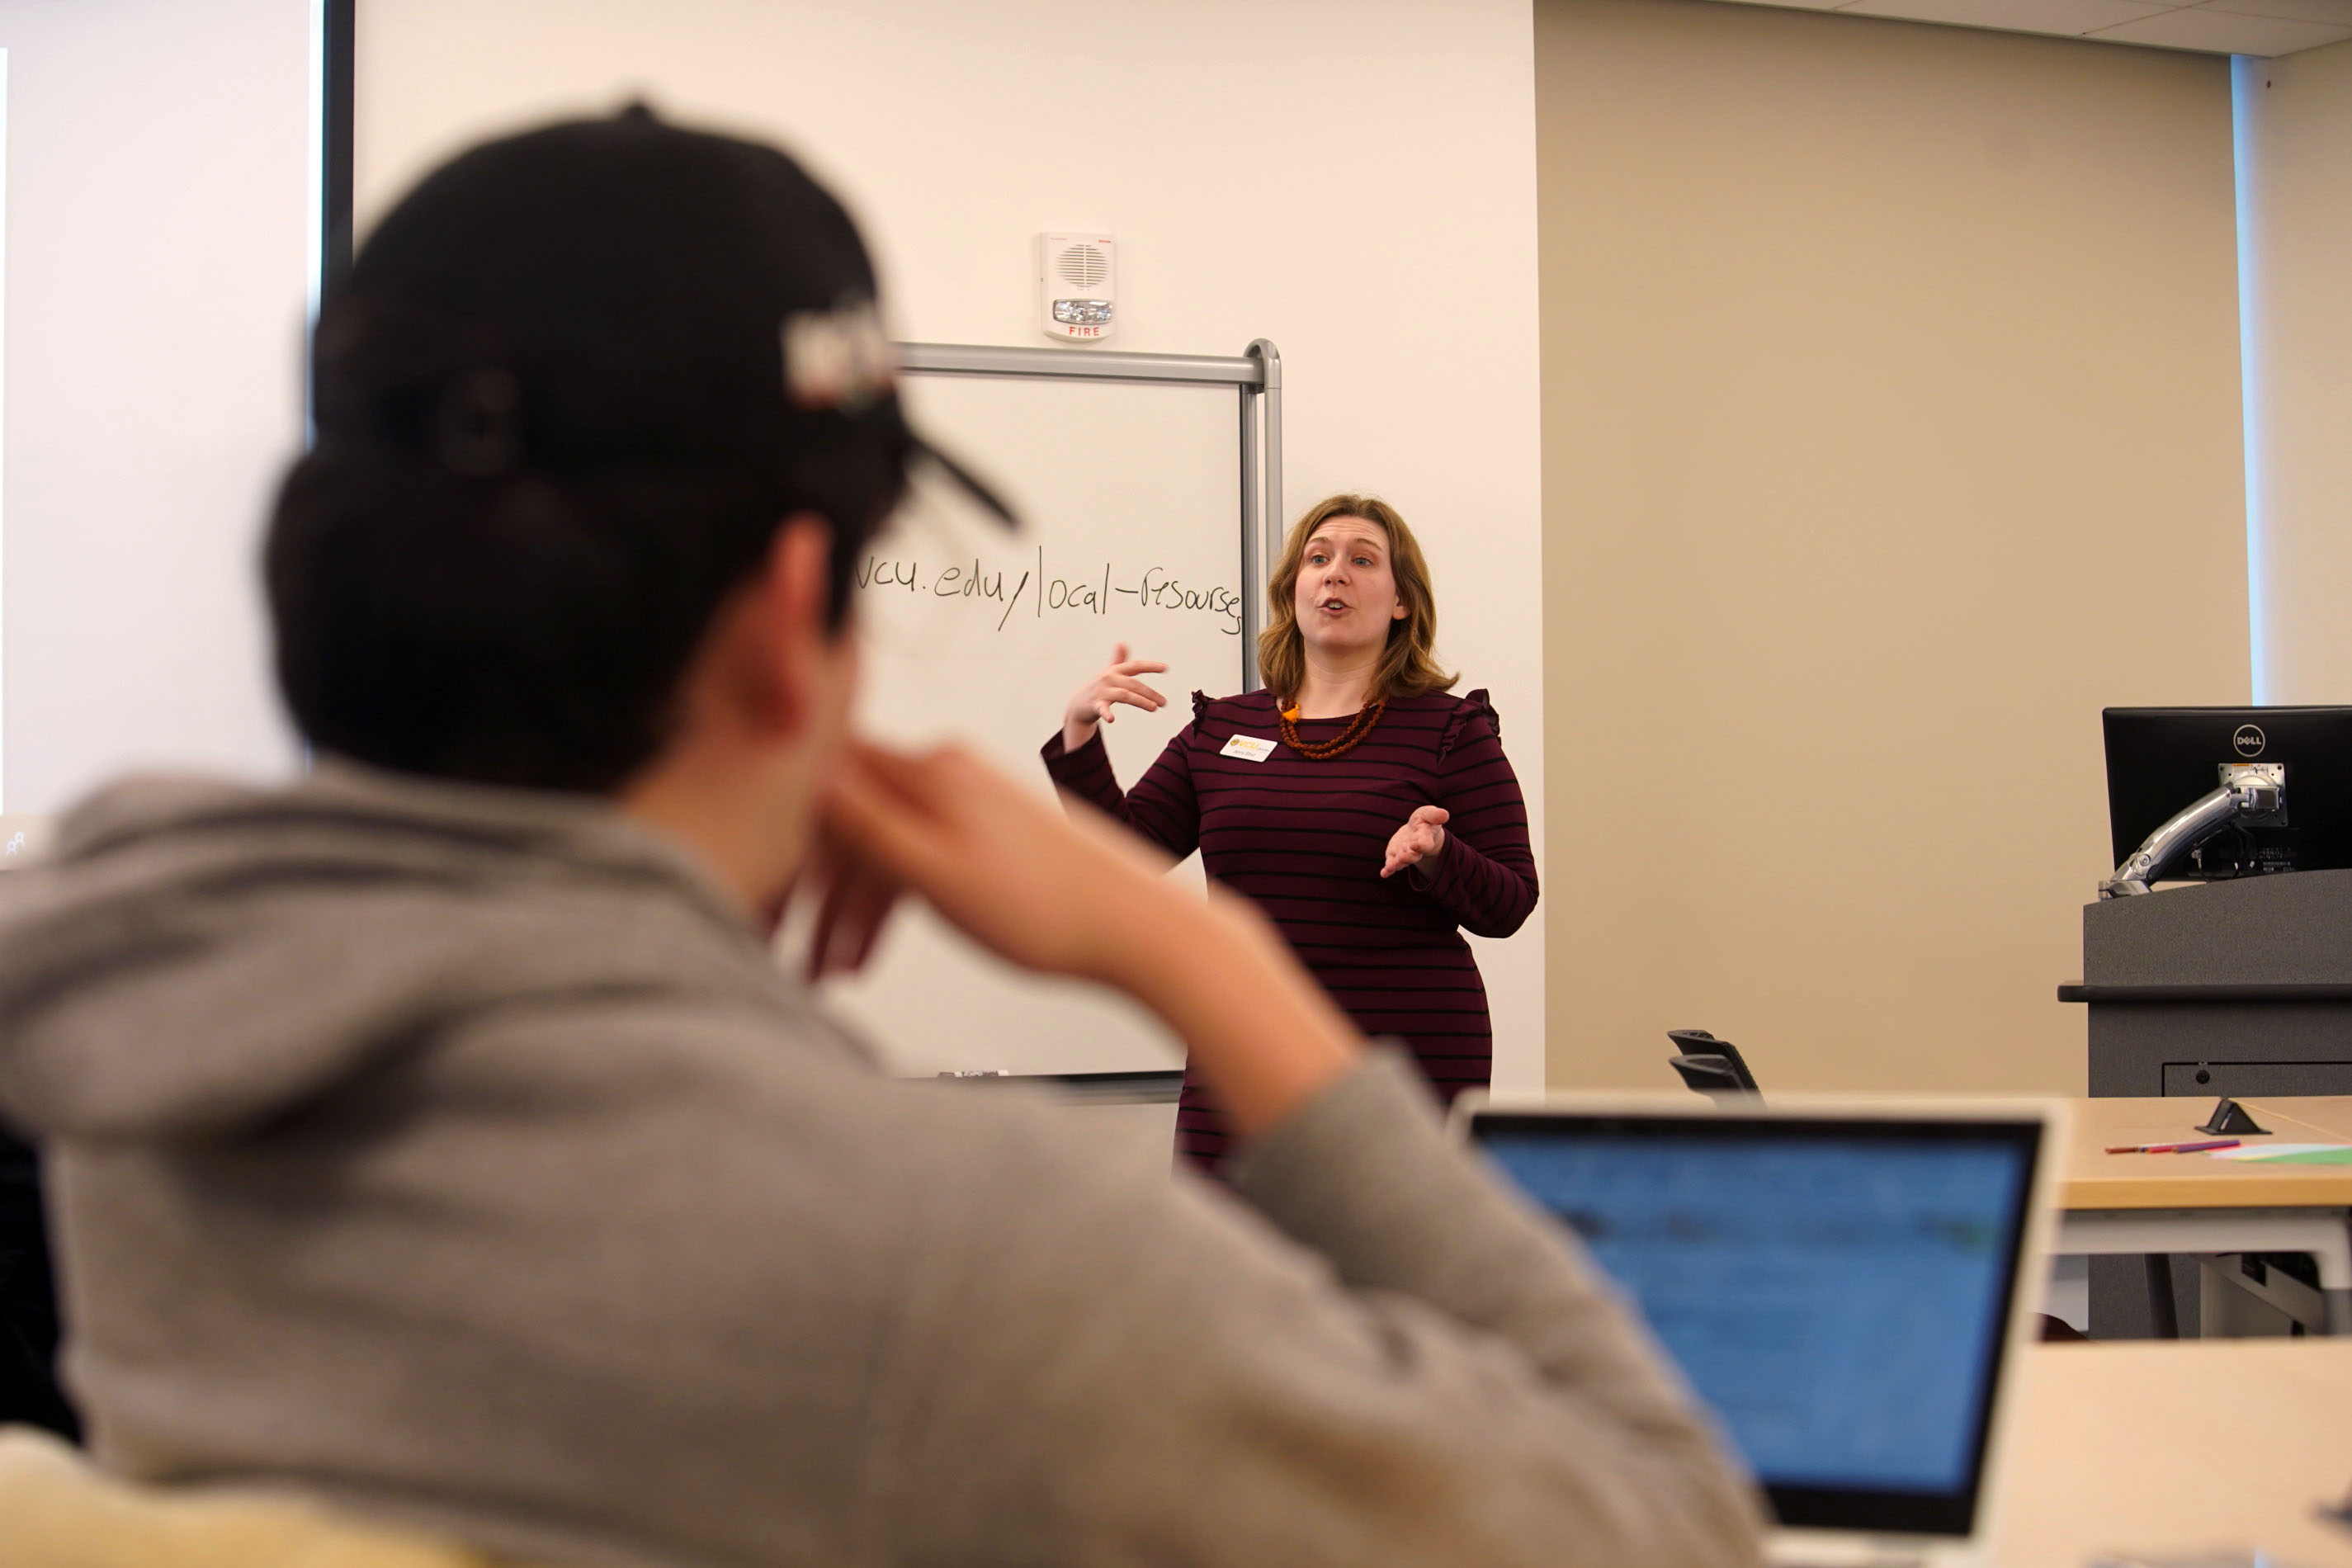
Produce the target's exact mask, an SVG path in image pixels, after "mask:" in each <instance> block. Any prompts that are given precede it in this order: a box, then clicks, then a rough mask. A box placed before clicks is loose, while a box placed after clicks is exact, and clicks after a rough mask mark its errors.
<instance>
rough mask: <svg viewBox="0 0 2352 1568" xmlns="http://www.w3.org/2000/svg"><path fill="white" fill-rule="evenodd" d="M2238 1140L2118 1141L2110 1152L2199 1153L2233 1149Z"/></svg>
mask: <svg viewBox="0 0 2352 1568" xmlns="http://www.w3.org/2000/svg"><path fill="white" fill-rule="evenodd" d="M2239 1142H2240V1140H2238V1139H2235V1138H2215V1139H2212V1140H2210V1141H2209V1142H2203V1143H2118V1144H2116V1145H2114V1146H2113V1147H2112V1148H2110V1149H2108V1151H2107V1152H2108V1153H2110V1154H2201V1153H2203V1152H2205V1151H2206V1150H2208V1149H2234V1148H2236V1147H2237V1146H2238V1144H2239Z"/></svg>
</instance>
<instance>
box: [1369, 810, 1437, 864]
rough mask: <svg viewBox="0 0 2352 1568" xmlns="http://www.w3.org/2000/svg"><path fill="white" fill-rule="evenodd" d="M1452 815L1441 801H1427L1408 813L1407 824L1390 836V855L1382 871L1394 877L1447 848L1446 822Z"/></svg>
mask: <svg viewBox="0 0 2352 1568" xmlns="http://www.w3.org/2000/svg"><path fill="white" fill-rule="evenodd" d="M1452 815H1453V814H1452V813H1450V812H1448V811H1447V810H1446V809H1445V808H1444V806H1442V805H1424V806H1422V807H1420V808H1419V809H1418V810H1416V811H1414V813H1413V814H1412V816H1408V817H1406V818H1405V822H1404V826H1402V827H1400V828H1398V829H1397V830H1396V832H1395V833H1394V834H1393V835H1391V837H1390V839H1389V857H1388V860H1387V863H1386V864H1384V865H1382V866H1381V876H1383V877H1393V876H1395V875H1396V874H1397V873H1398V872H1399V871H1402V870H1403V869H1404V868H1406V867H1408V866H1417V865H1419V864H1421V862H1423V860H1426V859H1428V858H1430V857H1431V856H1433V855H1434V854H1436V853H1437V852H1438V851H1439V850H1441V849H1443V848H1444V847H1445V822H1446V819H1447V817H1449V816H1452Z"/></svg>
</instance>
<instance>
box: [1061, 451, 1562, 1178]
mask: <svg viewBox="0 0 2352 1568" xmlns="http://www.w3.org/2000/svg"><path fill="white" fill-rule="evenodd" d="M1267 594H1268V598H1269V600H1270V603H1269V605H1268V610H1269V612H1270V614H1269V616H1268V619H1267V625H1266V629H1265V632H1264V633H1263V634H1262V635H1261V636H1260V637H1259V638H1258V665H1259V668H1261V669H1262V670H1263V671H1264V672H1265V689H1263V690H1258V691H1252V692H1248V693H1246V694H1244V695H1243V696H1240V697H1229V698H1224V699H1222V700H1210V699H1208V698H1206V697H1204V696H1202V694H1201V693H1199V692H1197V691H1196V692H1194V693H1193V694H1192V723H1191V724H1190V725H1189V726H1187V727H1186V728H1185V729H1184V730H1183V731H1181V733H1179V734H1178V735H1177V737H1176V738H1175V739H1174V740H1172V741H1171V742H1168V749H1167V750H1166V751H1164V752H1161V753H1160V760H1159V761H1158V762H1156V763H1152V764H1151V767H1150V771H1148V772H1147V773H1145V774H1144V775H1143V777H1142V778H1141V779H1140V780H1139V781H1138V782H1137V784H1136V785H1135V787H1134V788H1133V789H1132V790H1129V791H1128V792H1126V793H1125V794H1124V795H1122V794H1121V793H1120V791H1119V787H1118V779H1117V778H1116V777H1114V776H1113V774H1112V773H1111V768H1110V761H1109V758H1108V755H1107V754H1106V753H1105V752H1104V750H1103V745H1102V740H1101V737H1100V735H1099V733H1098V729H1099V726H1100V725H1101V724H1103V723H1105V722H1108V721H1112V720H1113V719H1114V717H1115V715H1114V714H1113V712H1112V710H1113V709H1115V708H1116V707H1118V705H1119V704H1121V703H1127V704H1129V705H1131V706H1134V707H1137V708H1143V709H1156V708H1160V707H1162V706H1164V705H1165V704H1166V702H1167V699H1166V698H1164V697H1162V696H1161V695H1160V693H1159V692H1158V691H1156V690H1154V689H1152V688H1151V687H1150V686H1148V685H1146V684H1145V683H1144V681H1143V680H1142V679H1141V678H1142V677H1143V676H1145V675H1149V674H1152V673H1155V672H1157V671H1160V670H1164V669H1166V668H1168V667H1167V666H1166V665H1164V664H1155V663H1152V662H1150V661H1149V660H1146V659H1134V658H1128V657H1127V653H1128V650H1127V648H1126V647H1125V646H1124V645H1121V646H1120V647H1119V648H1118V651H1117V653H1116V654H1115V655H1114V656H1113V662H1112V664H1111V665H1110V667H1109V668H1108V669H1105V670H1104V671H1103V672H1102V673H1101V674H1100V675H1098V676H1097V677H1095V679H1092V680H1090V681H1088V682H1087V685H1086V686H1085V687H1084V688H1083V689H1081V690H1080V691H1079V692H1078V693H1077V695H1076V697H1074V698H1072V699H1071V700H1070V706H1069V710H1068V712H1067V714H1066V716H1065V718H1064V720H1063V723H1062V731H1061V733H1059V734H1057V735H1055V737H1054V738H1053V739H1052V740H1050V741H1048V742H1046V743H1045V767H1046V771H1047V772H1049V773H1052V774H1053V776H1054V780H1055V783H1056V784H1060V785H1061V786H1062V787H1063V788H1064V789H1066V790H1068V791H1070V792H1071V793H1072V794H1074V795H1078V796H1080V797H1081V798H1083V799H1085V800H1087V801H1089V802H1092V803H1093V804H1094V805H1097V806H1099V807H1101V808H1102V809H1103V810H1105V811H1107V812H1109V813H1110V814H1112V815H1113V816H1117V817H1118V819H1119V820H1120V821H1121V822H1124V823H1126V824H1127V825H1128V826H1130V827H1132V828H1133V829H1134V830H1135V831H1136V832H1138V833H1139V834H1141V835H1142V836H1143V837H1145V838H1147V839H1150V841H1151V842H1152V843H1154V844H1157V845H1158V846H1160V847H1161V848H1162V849H1164V850H1166V851H1167V852H1168V853H1169V854H1171V855H1173V856H1176V857H1177V858H1180V859H1181V858H1182V857H1184V856H1185V855H1188V854H1190V853H1191V852H1192V850H1193V849H1195V848H1198V849H1199V850H1200V851H1201V860H1202V865H1203V866H1204V867H1205V868H1207V871H1208V874H1209V875H1210V876H1212V877H1214V878H1215V879H1217V880H1218V881H1220V882H1222V883H1223V884H1224V885H1225V886H1227V887H1229V888H1231V889H1234V890H1235V891H1237V892H1240V893H1244V894H1245V895H1247V896H1248V897H1250V898H1252V899H1254V900H1256V901H1257V903H1258V905H1259V906H1260V907H1261V908H1262V909H1264V910H1265V912H1266V913H1267V915H1269V916H1270V917H1272V919H1273V920H1274V922H1275V924H1276V926H1278V927H1279V928H1280V929H1281V931H1282V934H1283V935H1284V936H1285V937H1286V938H1287V939H1288V940H1289V942H1290V945H1291V947H1292V948H1293V949H1294V950H1296V951H1297V954H1298V956H1299V957H1300V959H1302V960H1303V961H1305V963H1306V964H1307V968H1308V969H1310V970H1312V971H1313V972H1314V973H1315V976H1316V978H1317V979H1318V980H1320V981H1321V982H1322V983H1323V985H1324V988H1325V989H1326V990H1328V992H1330V994H1331V995H1332V997H1333V999H1334V1000H1336V1001H1337V1002H1338V1003H1339V1005H1340V1006H1341V1007H1343V1008H1345V1009H1346V1010H1347V1012H1348V1013H1349V1016H1352V1017H1353V1018H1354V1019H1355V1020H1356V1022H1357V1023H1358V1024H1359V1025H1360V1026H1362V1028H1363V1029H1364V1031H1365V1033H1367V1034H1370V1035H1390V1036H1394V1037H1400V1038H1402V1039H1403V1040H1404V1041H1405V1042H1406V1043H1408V1044H1409V1045H1410V1046H1411V1047H1412V1052H1413V1056H1414V1058H1416V1059H1417V1060H1418V1061H1419V1062H1420V1064H1421V1069H1422V1071H1423V1073H1424V1074H1426V1075H1427V1076H1428V1078H1429V1080H1430V1082H1431V1084H1432V1085H1433V1086H1434V1088H1435V1089H1437V1091H1438V1093H1439V1094H1440V1095H1441V1096H1443V1097H1444V1098H1445V1099H1446V1100H1452V1099H1453V1097H1454V1096H1455V1095H1456V1094H1459V1093H1460V1092H1461V1091H1462V1090H1464V1089H1482V1088H1484V1087H1486V1083H1487V1081H1488V1079H1489V1078H1490V1077H1491V1076H1492V1069H1493V1058H1494V1040H1493V1031H1492V1028H1491V1026H1490V1025H1489V1024H1488V1022H1487V1016H1486V986H1485V984H1483V983H1482V982H1481V981H1480V979H1479V976H1478V965H1477V962H1476V960H1475V959H1474V958H1472V956H1471V954H1470V946H1469V943H1467V942H1464V941H1463V940H1462V935H1461V931H1462V929H1467V930H1469V931H1475V932H1476V933H1477V934H1478V935H1480V936H1508V935H1510V934H1511V933H1512V932H1513V931H1517V930H1518V929H1519V926H1520V925H1521V923H1522V922H1524V921H1526V920H1527V918H1528V911H1529V910H1532V909H1534V908H1535V903H1536V867H1535V858H1534V856H1533V855H1532V854H1531V853H1530V852H1529V850H1528V814H1527V805H1526V802H1525V801H1524V800H1523V799H1522V798H1521V797H1520V795H1519V781H1518V778H1517V775H1516V774H1514V773H1512V772H1511V764H1510V763H1509V762H1508V761H1507V760H1506V759H1505V757H1504V755H1503V745H1502V739H1501V734H1500V731H1499V729H1498V727H1497V725H1496V718H1495V710H1494V709H1493V708H1492V707H1490V706H1489V705H1488V703H1487V701H1486V692H1484V691H1483V690H1482V691H1473V692H1472V693H1470V694H1469V695H1468V696H1467V697H1454V696H1450V695H1448V694H1447V688H1449V687H1451V686H1452V685H1453V684H1454V679H1455V678H1454V676H1451V675H1448V674H1446V673H1445V672H1444V670H1442V669H1440V668H1438V667H1437V665H1436V663H1435V661H1434V660H1433V658H1431V657H1430V650H1431V648H1432V647H1433V645H1434V644H1435V641H1436V635H1437V610H1436V605H1435V603H1434V601H1433V597H1432V595H1431V593H1430V585H1429V568H1428V566H1427V565H1426V564H1425V563H1423V560H1422V555H1421V547H1420V546H1419V545H1418V544H1416V543H1415V542H1413V537H1412V531H1410V530H1408V529H1407V528H1406V527H1405V525H1404V520H1403V519H1402V518H1401V517H1399V516H1398V515H1397V514H1396V511H1395V510H1394V509H1393V508H1391V507H1390V506H1389V505H1388V504H1387V503H1386V502H1384V501H1381V500H1373V499H1371V498H1370V497H1366V496H1351V495H1341V496H1333V497H1331V498H1330V499H1329V500H1326V501H1323V502H1321V503H1320V504H1319V505H1317V506H1315V507H1313V508H1311V509H1310V510H1308V511H1307V514H1306V515H1305V516H1304V517H1302V518H1300V519H1299V520H1298V524H1297V527H1295V528H1293V529H1292V530H1291V531H1290V537H1289V538H1288V539H1287V540H1286V542H1284V544H1283V550H1282V561H1281V563H1280V565H1279V567H1278V568H1277V569H1276V573H1275V577H1274V581H1273V582H1272V583H1271V584H1268V585H1267ZM1229 1142H1230V1140H1229V1136H1228V1134H1227V1132H1226V1131H1225V1128H1224V1124H1223V1119H1222V1118H1221V1117H1220V1116H1219V1115H1218V1113H1217V1111H1216V1109H1215V1107H1214V1106H1213V1104H1211V1102H1210V1101H1209V1100H1208V1099H1207V1098H1206V1097H1205V1095H1204V1094H1203V1093H1202V1089H1201V1087H1200V1085H1199V1084H1198V1083H1197V1082H1196V1081H1195V1080H1194V1079H1193V1078H1192V1075H1191V1074H1190V1073H1189V1072H1188V1073H1187V1074H1186V1076H1185V1080H1184V1093H1183V1099H1182V1100H1181V1103H1180V1105H1179V1106H1178V1109H1177V1113H1176V1146H1177V1148H1178V1150H1179V1151H1180V1152H1182V1153H1184V1154H1187V1155H1189V1156H1191V1157H1192V1159H1194V1160H1196V1161H1198V1162H1200V1163H1202V1164H1204V1165H1209V1166H1214V1165H1216V1164H1218V1163H1221V1162H1222V1161H1223V1158H1224V1156H1225V1154H1226V1152H1227V1151H1228V1145H1229Z"/></svg>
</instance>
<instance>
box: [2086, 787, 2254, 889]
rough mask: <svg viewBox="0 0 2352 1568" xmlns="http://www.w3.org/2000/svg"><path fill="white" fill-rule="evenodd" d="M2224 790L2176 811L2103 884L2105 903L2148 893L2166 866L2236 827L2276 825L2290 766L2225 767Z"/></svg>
mask: <svg viewBox="0 0 2352 1568" xmlns="http://www.w3.org/2000/svg"><path fill="white" fill-rule="evenodd" d="M2285 809H2286V764H2285V763H2221V787H2220V788H2219V789H2217V790H2215V791H2214V792H2213V793H2212V794H2210V795H2206V796H2204V797H2203V798H2202V799H2200V800H2198V801H2196V802H2195V803H2193V804H2192V805H2189V806H2187V807H2185V808H2183V809H2182V810H2181V811H2179V812H2178V813H2176V814H2175V815H2174V816H2173V817H2172V820H2171V821H2169V822H2167V823H2166V824H2165V825H2164V826H2161V827H2159V828H2158V829H2157V830H2156V831H2155V832H2153V833H2151V834H2149V835H2148V836H2147V842H2146V843H2144V844H2142V845H2141V846H2140V847H2138V848H2137V849H2135V850H2133V851H2132V852H2131V855H2130V856H2129V858H2126V860H2125V861H2124V863H2123V864H2122V865H2120V866H2118V867H2116V874H2115V875H2114V876H2112V877H2110V878H2108V879H2106V880H2105V881H2104V882H2101V883H2100V884H2099V897H2100V898H2102V899H2122V898H2128V897H2130V896H2132V895H2133V894H2136V893H2145V892H2147V889H2148V884H2149V883H2150V882H2153V881H2155V880H2156V879H2158V878H2159V877H2161V876H2163V875H2164V871H2165V868H2167V867H2168V866H2170V865H2171V864H2172V863H2173V862H2174V861H2176V860H2178V859H2179V858H2181V857H2182V856H2183V855H2186V854H2188V853H2189V851H2190V850H2191V849H2194V848H2196V847H2198V846H2199V845H2200V844H2202V843H2204V842H2205V840H2207V839H2208V838H2210V837H2213V835H2215V834H2216V833H2219V832H2221V829H2223V828H2225V827H2227V826H2231V824H2232V823H2241V822H2269V821H2275V820H2276V819H2277V818H2278V816H2279V815H2280V814H2281V813H2282V812H2284V811H2285Z"/></svg>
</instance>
